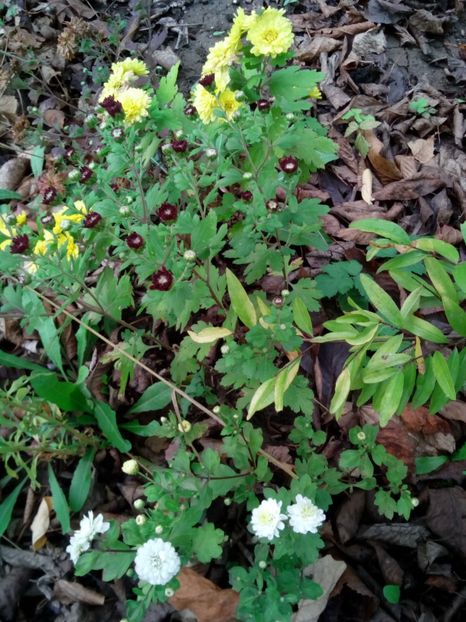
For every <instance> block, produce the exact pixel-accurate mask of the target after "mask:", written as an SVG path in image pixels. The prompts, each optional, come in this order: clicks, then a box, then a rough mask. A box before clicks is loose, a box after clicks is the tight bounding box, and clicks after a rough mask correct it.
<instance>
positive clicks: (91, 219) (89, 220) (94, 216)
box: [83, 212, 102, 229]
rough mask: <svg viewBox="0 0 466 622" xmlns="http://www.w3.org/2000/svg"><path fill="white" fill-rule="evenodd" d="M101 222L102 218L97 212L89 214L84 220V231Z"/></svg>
mask: <svg viewBox="0 0 466 622" xmlns="http://www.w3.org/2000/svg"><path fill="white" fill-rule="evenodd" d="M101 220H102V216H101V215H100V214H99V213H98V212H89V214H87V215H86V218H85V219H84V223H83V224H84V226H85V227H86V229H93V228H94V227H95V226H96V225H98V224H99V222H100V221H101Z"/></svg>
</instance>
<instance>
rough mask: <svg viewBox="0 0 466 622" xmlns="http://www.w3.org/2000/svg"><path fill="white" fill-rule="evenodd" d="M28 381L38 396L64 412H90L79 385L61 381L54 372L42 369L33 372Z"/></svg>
mask: <svg viewBox="0 0 466 622" xmlns="http://www.w3.org/2000/svg"><path fill="white" fill-rule="evenodd" d="M30 382H31V385H32V387H33V389H34V391H35V392H36V393H37V395H38V396H39V397H42V398H43V399H44V400H47V401H49V402H52V404H56V405H57V406H58V407H59V408H61V409H62V410H64V411H66V412H90V406H89V403H88V401H87V400H86V398H85V397H84V395H83V394H82V392H81V387H80V386H79V385H77V384H74V383H72V382H62V381H60V380H59V379H58V377H57V375H56V374H54V373H52V372H48V371H43V370H42V371H41V372H35V373H33V374H32V375H31V377H30Z"/></svg>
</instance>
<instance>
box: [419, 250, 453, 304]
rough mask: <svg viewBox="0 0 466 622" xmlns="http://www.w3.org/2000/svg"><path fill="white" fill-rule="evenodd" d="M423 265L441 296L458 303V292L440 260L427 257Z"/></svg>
mask: <svg viewBox="0 0 466 622" xmlns="http://www.w3.org/2000/svg"><path fill="white" fill-rule="evenodd" d="M424 265H425V267H426V270H427V274H428V275H429V278H430V280H431V281H432V283H433V284H434V287H435V289H436V290H437V291H438V293H439V294H440V297H441V298H449V299H450V300H452V301H453V302H456V303H457V304H458V294H457V291H456V288H455V286H454V285H453V282H452V280H451V279H450V276H449V274H448V272H447V271H446V270H445V268H444V267H443V266H442V264H441V263H440V261H438V260H437V259H434V258H433V257H427V258H426V259H425V260H424Z"/></svg>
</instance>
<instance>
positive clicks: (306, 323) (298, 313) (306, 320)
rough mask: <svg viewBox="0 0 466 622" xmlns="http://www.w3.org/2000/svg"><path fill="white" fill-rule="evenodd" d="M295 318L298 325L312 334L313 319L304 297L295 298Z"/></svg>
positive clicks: (304, 331) (305, 331)
mask: <svg viewBox="0 0 466 622" xmlns="http://www.w3.org/2000/svg"><path fill="white" fill-rule="evenodd" d="M293 320H294V323H295V324H296V326H297V327H298V328H299V329H301V330H302V331H303V333H307V334H308V335H312V320H311V316H310V313H309V311H308V310H307V307H306V305H305V304H304V302H303V300H302V298H299V297H298V298H295V299H294V300H293Z"/></svg>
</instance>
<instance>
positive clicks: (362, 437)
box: [356, 431, 366, 442]
mask: <svg viewBox="0 0 466 622" xmlns="http://www.w3.org/2000/svg"><path fill="white" fill-rule="evenodd" d="M356 438H357V439H358V441H361V442H362V441H365V440H366V435H365V433H364V432H362V431H361V432H358V433H357V434H356Z"/></svg>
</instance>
